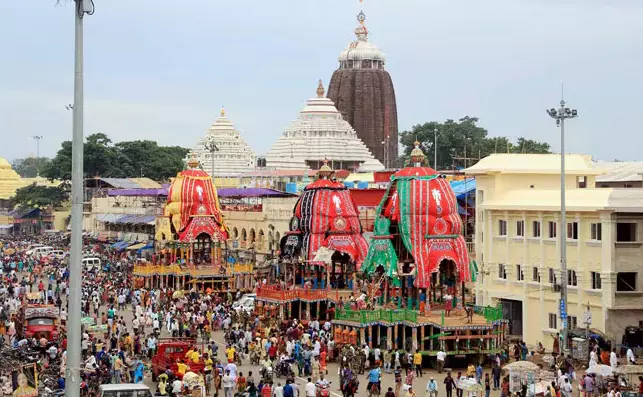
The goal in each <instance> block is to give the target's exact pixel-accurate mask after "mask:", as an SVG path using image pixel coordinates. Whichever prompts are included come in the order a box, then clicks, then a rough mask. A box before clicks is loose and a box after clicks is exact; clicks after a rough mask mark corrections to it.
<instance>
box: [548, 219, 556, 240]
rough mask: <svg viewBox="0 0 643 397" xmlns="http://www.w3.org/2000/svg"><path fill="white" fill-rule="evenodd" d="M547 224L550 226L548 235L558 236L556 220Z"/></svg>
mask: <svg viewBox="0 0 643 397" xmlns="http://www.w3.org/2000/svg"><path fill="white" fill-rule="evenodd" d="M547 225H548V226H549V234H547V237H549V238H556V222H547Z"/></svg>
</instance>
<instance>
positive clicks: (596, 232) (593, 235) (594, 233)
mask: <svg viewBox="0 0 643 397" xmlns="http://www.w3.org/2000/svg"><path fill="white" fill-rule="evenodd" d="M602 234H603V225H602V224H600V223H592V224H591V225H590V236H589V237H590V239H592V240H596V241H601V240H602V239H603V236H602Z"/></svg>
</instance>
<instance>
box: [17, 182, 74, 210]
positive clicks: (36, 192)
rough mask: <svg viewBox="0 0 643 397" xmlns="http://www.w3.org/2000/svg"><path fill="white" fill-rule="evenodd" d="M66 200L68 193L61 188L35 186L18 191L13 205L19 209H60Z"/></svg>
mask: <svg viewBox="0 0 643 397" xmlns="http://www.w3.org/2000/svg"><path fill="white" fill-rule="evenodd" d="M65 199H66V193H65V191H64V190H63V188H62V187H60V186H38V185H36V184H33V185H29V186H25V187H23V188H20V189H18V190H16V195H15V196H14V197H13V198H12V203H13V205H14V206H16V207H19V208H43V207H59V206H60V205H61V204H62V202H63V201H65Z"/></svg>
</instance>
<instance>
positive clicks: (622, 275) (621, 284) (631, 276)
mask: <svg viewBox="0 0 643 397" xmlns="http://www.w3.org/2000/svg"><path fill="white" fill-rule="evenodd" d="M616 290H617V291H623V292H632V291H636V273H635V272H618V274H617V275H616Z"/></svg>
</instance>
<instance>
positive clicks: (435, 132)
mask: <svg viewBox="0 0 643 397" xmlns="http://www.w3.org/2000/svg"><path fill="white" fill-rule="evenodd" d="M433 169H435V170H436V171H437V170H438V129H437V128H434V129H433Z"/></svg>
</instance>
